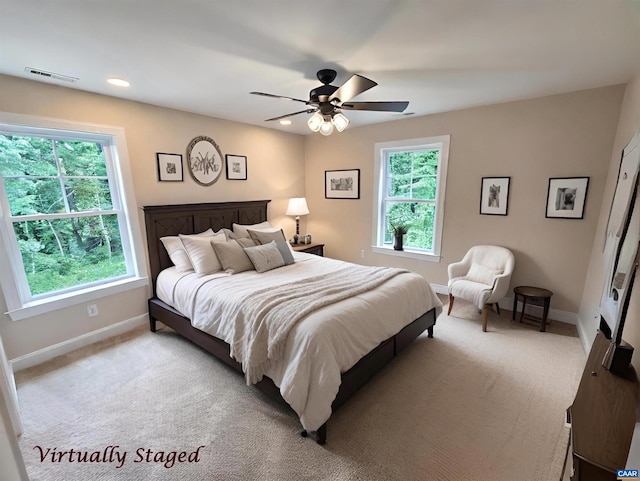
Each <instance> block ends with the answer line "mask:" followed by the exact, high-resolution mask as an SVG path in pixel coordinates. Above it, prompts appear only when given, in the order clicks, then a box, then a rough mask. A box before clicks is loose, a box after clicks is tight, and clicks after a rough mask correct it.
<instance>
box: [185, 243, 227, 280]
mask: <svg viewBox="0 0 640 481" xmlns="http://www.w3.org/2000/svg"><path fill="white" fill-rule="evenodd" d="M180 240H181V241H182V243H183V244H184V248H185V250H186V252H187V255H188V256H189V260H190V261H191V264H192V265H193V268H194V270H195V271H196V274H198V275H201V276H203V275H206V274H213V273H214V272H218V271H221V270H222V265H221V264H220V261H219V260H218V256H217V255H216V253H215V251H214V250H213V247H212V246H213V244H214V243H216V242H226V241H227V238H226V237H225V235H224V234H216V235H213V236H208V237H190V236H185V235H182V234H181V235H180Z"/></svg>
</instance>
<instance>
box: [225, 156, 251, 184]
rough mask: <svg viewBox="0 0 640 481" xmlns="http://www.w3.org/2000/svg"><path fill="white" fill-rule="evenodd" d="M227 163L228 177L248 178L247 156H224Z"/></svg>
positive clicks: (231, 178)
mask: <svg viewBox="0 0 640 481" xmlns="http://www.w3.org/2000/svg"><path fill="white" fill-rule="evenodd" d="M224 158H225V161H226V163H227V179H230V180H247V157H246V156H244V155H231V154H227V155H225V156H224Z"/></svg>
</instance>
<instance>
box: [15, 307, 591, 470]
mask: <svg viewBox="0 0 640 481" xmlns="http://www.w3.org/2000/svg"><path fill="white" fill-rule="evenodd" d="M445 309H446V308H445ZM510 316H511V313H510V312H509V311H506V312H502V314H501V315H500V316H498V315H497V314H496V313H491V315H490V319H489V331H488V332H486V333H483V332H482V329H481V323H482V321H481V316H480V314H479V313H478V312H477V309H475V308H474V307H473V306H471V305H470V304H466V303H465V302H464V301H461V300H460V301H458V300H456V305H455V307H454V309H453V312H452V316H447V315H445V314H443V315H441V316H440V318H439V319H438V321H437V324H436V326H435V333H434V334H435V337H434V338H433V339H429V338H427V336H426V334H423V335H421V336H420V337H419V338H418V339H416V341H415V342H414V343H413V344H412V345H411V346H409V347H408V348H407V349H406V350H405V351H404V352H403V353H402V354H401V355H400V356H399V357H398V358H396V359H395V360H394V361H393V362H392V363H391V364H390V365H389V366H387V367H386V368H385V369H384V370H383V371H382V372H381V373H380V374H379V375H377V376H376V377H375V378H374V379H373V380H372V381H371V382H370V383H369V384H367V386H365V387H364V388H363V389H362V390H361V391H360V392H359V393H358V394H357V395H356V396H355V397H354V398H352V399H351V400H350V401H349V402H348V403H347V404H345V405H344V406H343V407H342V408H341V409H340V410H339V411H337V412H336V413H335V414H334V416H333V417H332V419H331V420H330V421H329V423H328V431H327V435H328V442H327V444H326V445H325V446H319V445H317V444H316V443H315V442H313V441H311V440H309V439H304V438H302V437H300V436H299V435H298V433H299V431H300V425H299V422H298V420H297V417H296V416H295V414H293V412H292V411H290V410H289V409H288V408H287V407H286V406H284V405H282V404H280V403H278V402H276V401H272V400H271V399H269V398H267V397H266V396H265V395H264V394H262V393H261V392H259V391H258V390H257V389H255V388H253V387H248V386H246V385H245V384H244V379H243V377H242V376H241V375H239V374H238V373H236V372H235V371H233V370H232V369H230V368H228V367H227V366H225V365H224V364H222V363H221V362H220V361H218V360H216V359H214V358H213V357H212V356H211V355H209V354H208V353H206V352H204V351H203V350H201V349H200V348H198V347H196V346H194V345H193V344H191V343H190V342H188V341H186V340H184V339H182V338H181V337H180V336H178V335H177V334H175V333H174V332H173V331H172V330H170V329H168V328H164V329H162V330H160V331H158V332H157V333H150V332H148V331H146V330H143V329H138V330H135V331H132V332H130V333H127V334H125V335H122V336H118V337H116V338H113V339H109V340H106V341H103V342H100V343H97V344H94V345H92V346H88V347H86V348H83V349H80V350H78V351H74V352H72V353H70V354H67V355H64V356H60V357H58V358H56V359H53V360H51V361H49V362H47V363H45V364H42V365H40V366H36V367H33V368H30V369H26V370H24V371H21V372H18V373H17V374H16V382H17V385H18V398H19V404H20V411H21V414H22V418H23V421H24V425H25V432H24V434H23V435H22V436H21V438H20V446H21V449H22V452H23V456H24V459H25V463H26V465H27V471H28V473H29V476H30V479H31V480H32V481H36V480H46V481H58V480H64V481H73V480H167V481H168V480H180V481H198V480H216V481H218V480H220V481H231V480H278V481H282V480H331V481H334V480H345V481H346V480H363V481H377V480H380V481H382V480H384V481H388V480H403V481H411V480H416V481H417V480H452V481H467V480H468V481H476V480H482V481H501V480H505V481H506V480H509V481H511V480H514V479H519V480H525V481H526V480H536V481H537V480H543V481H547V480H549V479H559V478H560V473H561V470H562V465H563V462H564V450H566V443H567V431H566V428H565V427H564V419H565V410H566V408H567V407H568V406H569V405H570V404H571V402H572V399H573V396H574V394H575V392H576V389H577V386H578V382H579V379H580V375H581V372H582V369H583V366H584V362H585V354H584V352H583V349H582V346H581V343H580V340H579V338H578V337H577V333H576V330H575V327H574V326H571V325H567V324H562V323H559V322H556V321H554V322H552V323H550V324H549V325H548V329H547V332H545V333H542V332H539V331H538V329H537V327H536V326H535V325H531V324H527V323H525V324H520V323H518V322H511V320H510ZM181 453H184V454H181Z"/></svg>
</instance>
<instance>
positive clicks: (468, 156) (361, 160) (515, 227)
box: [305, 86, 624, 313]
mask: <svg viewBox="0 0 640 481" xmlns="http://www.w3.org/2000/svg"><path fill="white" fill-rule="evenodd" d="M623 93H624V86H613V87H607V88H599V89H593V90H586V91H580V92H573V93H568V94H563V95H555V96H550V97H543V98H538V99H532V100H525V101H518V102H509V103H503V104H497V105H490V106H486V107H478V108H473V109H467V110H460V111H454V112H448V113H443V114H436V115H430V116H425V117H418V118H407V119H403V120H397V121H394V122H387V123H384V124H377V125H372V126H364V127H360V128H351V129H347V130H346V131H345V132H343V133H341V134H339V135H336V134H334V135H332V136H330V137H323V136H320V135H313V136H308V137H307V138H306V143H305V148H306V176H305V177H306V192H307V200H308V204H309V210H310V215H309V216H308V220H307V225H308V229H309V232H310V233H311V234H312V235H313V237H314V240H315V241H318V242H324V243H326V252H327V254H328V255H329V256H332V257H337V258H341V259H345V260H349V261H353V262H363V263H366V264H372V265H382V264H385V265H395V266H399V267H407V268H410V269H412V270H415V271H416V272H419V273H420V274H422V275H424V276H425V277H426V278H427V279H428V280H429V281H430V282H432V283H435V284H443V285H444V284H446V283H447V265H448V264H449V263H451V262H454V261H457V260H459V259H460V258H462V256H463V255H464V253H465V252H466V250H467V249H468V248H469V247H471V246H473V245H477V244H497V245H503V246H506V247H508V248H510V249H512V250H513V252H514V254H515V256H516V268H515V273H514V276H513V279H512V286H515V285H520V284H529V285H538V286H543V287H547V288H549V289H551V290H552V291H553V292H554V296H553V299H552V305H551V307H552V308H554V309H559V310H563V311H569V312H573V313H575V312H577V311H578V306H579V304H580V300H581V297H582V290H583V283H584V279H585V276H586V273H587V266H588V265H589V258H590V256H591V251H592V244H593V238H594V234H595V231H596V226H597V223H598V218H599V216H600V207H601V203H602V199H603V192H604V188H605V180H606V177H607V173H608V170H609V160H610V158H611V148H612V145H613V140H614V136H615V132H616V125H617V123H618V117H619V113H620V105H621V102H622V97H623ZM381 115H384V114H381ZM445 134H450V135H451V145H450V155H449V169H448V176H447V191H446V201H445V213H444V235H443V238H442V260H441V262H440V263H433V262H428V261H421V260H414V259H404V258H397V257H392V256H388V255H381V254H374V253H372V251H371V249H370V246H371V243H372V239H371V232H372V216H373V213H372V209H373V206H372V199H373V192H372V189H373V175H374V174H373V163H374V144H375V143H376V142H386V141H393V140H401V139H412V138H419V137H428V136H435V135H445ZM356 168H357V169H360V170H361V198H360V200H334V199H325V198H324V171H325V170H326V169H356ZM487 176H510V177H511V185H510V188H511V192H510V196H509V213H508V214H509V215H508V216H506V217H505V216H487V215H480V214H479V212H478V211H479V199H480V183H481V178H482V177H487ZM572 176H577V177H582V176H588V177H590V178H591V179H590V183H589V191H588V196H587V201H586V207H585V216H584V219H583V220H567V219H547V218H545V205H546V198H547V187H548V179H549V177H572ZM361 250H365V258H364V259H363V260H362V259H360V251H361Z"/></svg>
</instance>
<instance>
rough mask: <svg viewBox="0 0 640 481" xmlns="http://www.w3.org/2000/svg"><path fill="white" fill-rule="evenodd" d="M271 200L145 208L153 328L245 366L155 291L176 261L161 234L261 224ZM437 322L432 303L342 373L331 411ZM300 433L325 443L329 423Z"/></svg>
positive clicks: (270, 390)
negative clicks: (162, 273) (162, 274)
mask: <svg viewBox="0 0 640 481" xmlns="http://www.w3.org/2000/svg"><path fill="white" fill-rule="evenodd" d="M269 202H270V201H268V200H258V201H247V202H221V203H204V204H183V205H153V206H146V207H144V208H143V209H144V216H145V224H146V228H147V244H148V248H149V266H150V271H151V278H152V282H153V297H152V298H151V299H149V327H150V329H151V331H152V332H155V331H156V322H157V321H160V322H162V323H163V324H165V325H166V326H168V327H170V328H171V329H173V330H174V331H176V332H177V333H178V334H180V335H182V336H184V337H185V338H187V339H189V340H191V341H192V342H194V343H195V344H197V345H198V346H200V347H202V348H203V349H205V350H206V351H208V352H210V353H211V354H213V355H214V356H215V357H217V358H219V359H221V360H222V361H224V362H225V363H227V364H228V365H230V366H232V367H233V368H234V369H237V370H238V371H242V366H241V365H240V364H239V363H237V362H236V361H235V360H234V359H232V358H231V357H230V355H229V352H230V351H229V345H228V344H227V343H226V342H224V341H222V340H221V339H218V338H216V337H214V336H211V335H209V334H207V333H205V332H204V331H201V330H199V329H196V328H194V327H192V326H191V322H190V320H189V319H188V318H186V317H184V316H183V315H182V314H180V313H179V312H178V311H176V310H175V309H173V308H172V307H171V306H169V305H167V304H165V303H164V302H162V301H161V300H160V299H158V298H157V297H156V279H157V277H158V274H159V273H160V271H162V270H163V269H165V268H167V267H170V266H172V265H173V263H172V262H171V260H170V259H169V255H168V254H167V252H166V250H165V248H164V246H163V244H162V242H161V241H160V238H161V237H164V236H175V235H178V234H195V233H198V232H202V231H205V230H207V229H208V228H210V227H211V228H212V229H213V230H214V231H218V230H219V229H222V228H227V229H231V227H232V224H233V223H236V224H257V223H260V222H264V221H266V220H267V204H268V203H269ZM435 323H436V314H435V309H431V310H430V311H428V312H426V313H425V314H423V315H422V316H420V317H419V318H418V319H416V320H415V321H413V322H412V323H411V324H409V325H407V326H406V327H404V328H403V329H402V330H401V331H400V332H399V333H398V334H396V335H395V336H392V337H390V338H389V339H387V340H386V341H383V342H382V343H380V345H379V346H378V347H376V348H375V349H373V350H372V351H371V352H370V353H369V354H367V355H366V356H365V357H363V358H362V359H361V360H360V361H359V362H358V363H357V364H356V365H355V366H353V367H352V368H351V369H349V370H348V371H347V372H345V373H343V374H342V383H341V385H340V390H339V391H338V394H337V396H336V399H335V400H334V401H333V404H332V405H331V408H332V411H335V410H336V409H337V408H338V407H340V406H341V405H342V404H344V402H346V401H347V400H348V399H349V398H350V397H351V396H353V395H354V394H355V392H356V391H358V389H360V388H361V387H362V386H363V385H364V384H366V383H367V382H368V381H369V379H371V378H372V377H373V376H374V375H375V374H376V373H378V372H379V371H380V370H382V368H383V367H384V366H386V365H387V364H388V363H389V362H390V361H391V360H392V359H393V358H394V357H395V356H396V355H397V354H398V353H399V352H400V351H402V350H403V349H404V348H405V347H406V346H408V345H409V344H410V343H411V342H412V341H413V340H414V339H415V338H416V337H418V336H419V335H420V334H421V333H422V332H423V331H424V330H425V329H426V330H427V331H428V335H429V337H433V326H434V325H435ZM256 386H257V387H258V388H259V389H260V390H261V391H263V392H265V393H267V394H268V395H270V396H272V397H275V398H277V399H280V400H282V401H283V402H284V400H283V399H282V397H281V396H280V391H279V389H278V388H277V387H276V386H275V384H274V383H273V381H272V380H271V379H269V378H268V377H266V376H265V377H264V378H263V379H262V381H260V382H259V383H257V384H256ZM301 434H302V436H304V437H306V436H308V435H311V436H312V437H314V438H315V439H316V441H317V442H318V443H319V444H324V443H325V442H326V438H327V425H326V423H325V424H323V425H322V427H321V428H320V429H318V431H317V432H315V433H307V432H306V431H302V433H301Z"/></svg>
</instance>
